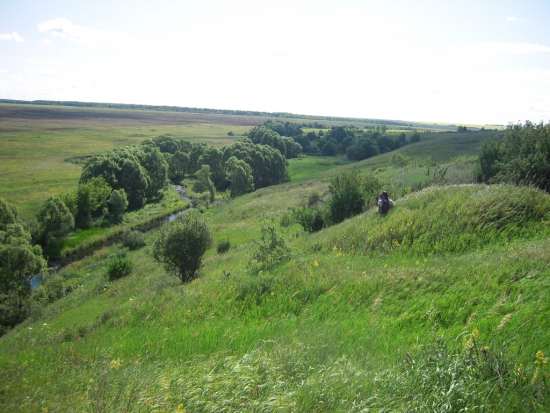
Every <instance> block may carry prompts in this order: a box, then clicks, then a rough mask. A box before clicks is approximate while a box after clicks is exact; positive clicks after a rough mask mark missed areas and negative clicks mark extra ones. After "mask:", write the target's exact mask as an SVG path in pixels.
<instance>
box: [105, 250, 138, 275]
mask: <svg viewBox="0 0 550 413" xmlns="http://www.w3.org/2000/svg"><path fill="white" fill-rule="evenodd" d="M133 268H134V263H133V262H132V260H131V259H130V258H128V257H126V256H125V255H120V256H118V257H115V258H114V259H113V260H112V261H111V262H110V263H109V265H108V266H107V278H109V280H110V281H113V280H117V279H119V278H122V277H124V276H126V275H128V274H130V273H131V272H132V269H133Z"/></svg>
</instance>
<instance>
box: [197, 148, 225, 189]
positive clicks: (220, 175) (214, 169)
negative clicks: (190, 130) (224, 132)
mask: <svg viewBox="0 0 550 413" xmlns="http://www.w3.org/2000/svg"><path fill="white" fill-rule="evenodd" d="M198 165H200V166H201V167H202V166H204V165H208V166H209V167H210V178H211V179H212V182H214V186H215V187H216V188H220V187H221V185H222V184H223V182H224V180H225V171H224V165H223V152H222V151H221V150H219V149H218V148H216V147H215V146H209V147H207V148H206V149H205V150H204V152H203V153H202V155H201V157H200V158H199V161H198Z"/></svg>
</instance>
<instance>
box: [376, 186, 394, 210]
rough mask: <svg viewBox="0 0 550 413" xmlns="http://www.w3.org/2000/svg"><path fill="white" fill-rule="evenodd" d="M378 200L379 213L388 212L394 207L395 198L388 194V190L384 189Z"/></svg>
mask: <svg viewBox="0 0 550 413" xmlns="http://www.w3.org/2000/svg"><path fill="white" fill-rule="evenodd" d="M376 200H377V201H378V213H379V214H387V213H388V211H389V210H390V209H391V208H393V200H391V199H390V197H389V196H388V192H387V191H382V193H381V194H380V195H378V196H377V197H376Z"/></svg>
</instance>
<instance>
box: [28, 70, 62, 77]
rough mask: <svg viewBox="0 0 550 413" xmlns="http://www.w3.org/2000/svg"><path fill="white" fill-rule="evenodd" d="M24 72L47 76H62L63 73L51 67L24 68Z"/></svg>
mask: <svg viewBox="0 0 550 413" xmlns="http://www.w3.org/2000/svg"><path fill="white" fill-rule="evenodd" d="M24 72H25V73H26V74H28V75H38V76H48V77H64V75H63V74H62V73H61V72H59V71H57V70H53V69H28V68H27V69H25V70H24Z"/></svg>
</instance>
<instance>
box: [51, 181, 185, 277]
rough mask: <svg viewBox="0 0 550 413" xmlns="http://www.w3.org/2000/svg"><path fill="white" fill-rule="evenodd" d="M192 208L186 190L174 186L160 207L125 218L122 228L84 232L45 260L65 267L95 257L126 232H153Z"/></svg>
mask: <svg viewBox="0 0 550 413" xmlns="http://www.w3.org/2000/svg"><path fill="white" fill-rule="evenodd" d="M190 207H191V200H190V199H189V198H188V197H187V192H186V190H185V187H182V186H180V185H174V186H172V187H171V188H169V189H167V190H166V191H165V194H164V198H163V199H162V200H161V201H159V202H158V203H156V204H150V205H147V206H145V207H144V208H142V209H141V210H139V211H134V212H130V213H128V214H125V217H124V220H123V222H122V223H121V224H119V225H114V226H111V227H92V228H90V229H87V230H81V231H79V232H77V233H76V234H74V235H73V236H71V237H68V238H66V239H64V240H62V242H60V243H59V244H57V245H55V246H54V248H51V249H50V250H49V251H48V250H45V256H46V258H47V259H48V262H49V264H50V266H55V267H62V266H65V265H67V264H68V263H70V262H74V261H76V260H80V259H82V258H84V257H86V256H88V255H90V254H93V253H94V252H95V251H97V250H98V249H100V248H103V247H106V246H110V245H113V244H115V243H117V242H120V241H121V237H122V233H123V232H124V231H125V230H128V229H130V230H137V231H140V232H147V231H150V230H152V229H154V228H158V227H160V226H161V225H162V224H164V223H165V222H167V221H171V220H173V219H174V218H175V216H177V215H178V214H179V213H183V212H184V211H186V210H187V209H189V208H190Z"/></svg>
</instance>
